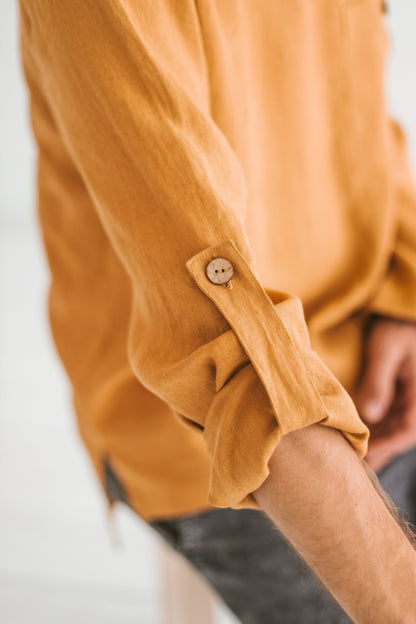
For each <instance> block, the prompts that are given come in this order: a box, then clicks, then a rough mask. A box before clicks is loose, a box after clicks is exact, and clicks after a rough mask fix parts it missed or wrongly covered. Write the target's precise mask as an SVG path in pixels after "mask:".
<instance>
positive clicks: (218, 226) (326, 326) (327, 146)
mask: <svg viewBox="0 0 416 624" xmlns="http://www.w3.org/2000/svg"><path fill="white" fill-rule="evenodd" d="M19 10H20V13H19V16H20V53H21V61H22V67H23V71H24V76H25V79H26V84H27V89H28V97H29V104H30V119H31V125H32V129H33V134H34V137H35V140H36V143H37V148H38V150H37V158H38V161H37V162H38V168H37V188H38V202H37V205H38V215H39V223H40V226H41V230H42V236H43V241H44V244H45V249H46V252H47V257H48V261H49V266H50V273H51V282H50V289H49V316H50V322H51V328H52V332H53V337H54V340H55V344H56V347H57V351H58V353H59V356H60V358H61V360H62V362H63V365H64V366H65V370H66V372H67V374H68V377H69V379H70V382H71V387H72V390H73V405H74V409H75V412H76V415H77V420H78V426H79V431H80V434H81V436H82V439H83V441H84V443H85V445H86V447H87V449H88V451H89V453H90V455H91V458H92V460H93V463H94V466H95V468H96V470H97V474H98V475H99V477H100V479H101V480H102V481H103V482H104V472H105V471H104V468H103V466H107V467H108V466H109V465H111V468H112V470H113V471H114V474H116V475H117V477H118V478H119V479H120V483H122V484H123V492H124V493H125V496H126V498H127V500H128V501H129V503H130V504H131V506H132V507H133V508H134V509H135V510H136V511H137V513H138V514H139V515H141V516H142V517H143V518H145V519H148V520H149V519H155V518H158V517H166V516H178V515H181V514H184V513H188V512H195V511H197V510H201V509H206V508H210V507H212V506H214V507H233V508H236V509H238V508H258V504H257V502H256V501H255V499H254V497H253V496H252V492H253V491H255V490H256V489H257V488H258V487H259V486H260V485H261V484H262V483H263V482H264V480H265V479H266V478H267V476H268V474H269V468H268V461H269V459H270V456H271V454H272V453H273V451H274V450H275V448H276V447H277V446H278V444H279V441H280V439H281V436H282V435H285V434H287V433H289V432H290V431H293V430H296V429H300V428H302V427H305V426H307V425H309V424H312V423H320V424H321V425H323V426H328V427H334V428H336V429H339V430H340V431H341V432H342V433H343V435H344V436H345V438H346V439H347V440H348V442H349V443H351V445H352V446H353V448H354V449H355V450H356V452H357V453H358V455H359V456H360V457H364V456H365V454H366V452H367V444H368V437H369V430H368V428H367V427H366V425H365V423H364V422H363V421H362V420H361V419H360V417H359V415H358V413H357V410H356V408H355V405H354V400H353V399H354V392H355V389H356V386H357V380H358V378H359V374H360V370H361V365H362V352H363V335H364V328H365V324H366V321H367V319H368V317H369V315H370V314H371V313H373V312H380V313H383V314H388V315H391V316H396V317H400V318H406V319H411V320H416V289H415V285H416V192H415V188H414V184H413V180H412V177H411V173H410V170H409V165H408V156H407V152H406V150H407V147H406V139H405V133H404V130H403V128H402V127H401V126H400V125H399V123H398V122H397V121H396V120H394V119H392V118H391V117H390V115H389V112H388V110H387V107H386V103H385V95H384V69H385V59H386V52H387V48H388V32H387V29H386V24H385V17H384V15H383V10H382V3H381V2H379V0H331V1H329V0H316V1H314V2H306V1H301V0H296V1H291V2H286V1H285V0H276V1H275V2H254V1H250V0H241V1H236V2H232V3H229V2H221V1H220V0H209V1H208V0H203V1H198V2H195V1H191V0H183V1H182V2H174V1H172V0H161V1H160V2H157V3H155V2H145V1H140V0H135V1H134V2H133V1H132V0H106V2H92V1H89V0H71V2H70V3H65V4H62V3H58V2H55V3H53V2H46V1H45V0H37V1H36V2H34V1H33V0H20V1H19ZM217 257H221V258H225V259H227V260H229V261H230V262H231V263H232V265H233V268H234V274H233V277H232V285H233V288H232V289H228V288H226V287H225V286H224V285H220V284H214V283H212V282H211V281H210V280H209V279H208V278H207V276H206V273H205V270H206V266H207V264H208V263H209V262H210V261H212V260H213V259H214V258H217ZM110 499H111V497H110Z"/></svg>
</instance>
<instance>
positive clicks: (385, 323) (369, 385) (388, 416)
mask: <svg viewBox="0 0 416 624" xmlns="http://www.w3.org/2000/svg"><path fill="white" fill-rule="evenodd" d="M356 404H357V408H358V411H359V413H360V416H361V418H362V419H363V420H364V421H365V422H366V424H367V425H368V427H369V429H370V434H371V435H370V440H369V445H368V453H367V455H366V458H365V459H366V461H367V463H368V464H369V465H370V466H371V467H372V468H373V469H374V470H379V469H380V468H382V467H383V466H384V465H385V464H386V463H387V462H388V461H390V460H391V459H393V457H394V456H395V455H398V454H400V453H403V452H404V451H407V450H408V449H410V448H411V447H413V446H415V445H416V323H415V322H412V321H405V320H398V319H393V318H387V317H382V316H375V317H374V318H373V319H372V321H371V323H370V325H369V328H368V332H367V338H366V349H365V368H364V373H363V376H362V380H361V385H360V388H359V392H358V397H357V398H356Z"/></svg>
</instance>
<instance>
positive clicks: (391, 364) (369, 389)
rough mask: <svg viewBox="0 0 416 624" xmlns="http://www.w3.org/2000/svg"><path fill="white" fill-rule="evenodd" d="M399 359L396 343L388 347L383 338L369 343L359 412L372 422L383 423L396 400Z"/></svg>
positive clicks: (399, 352) (359, 396) (359, 394)
mask: <svg viewBox="0 0 416 624" xmlns="http://www.w3.org/2000/svg"><path fill="white" fill-rule="evenodd" d="M400 358H401V351H400V349H398V348H397V346H395V345H394V344H391V343H389V344H388V345H385V344H383V342H382V339H381V338H379V339H378V340H377V339H376V338H375V339H374V340H372V341H371V340H370V341H369V344H368V346H367V353H366V362H365V367H364V374H363V378H362V380H361V383H360V387H359V391H358V398H357V409H358V411H359V412H360V415H361V416H362V417H363V418H364V420H367V421H368V422H369V423H376V422H379V421H380V420H382V419H383V417H384V416H385V414H386V412H387V410H388V408H389V407H390V405H391V403H392V401H393V397H394V393H395V383H396V374H397V370H398V369H399V365H400Z"/></svg>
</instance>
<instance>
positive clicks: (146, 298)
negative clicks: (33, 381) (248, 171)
mask: <svg viewBox="0 0 416 624" xmlns="http://www.w3.org/2000/svg"><path fill="white" fill-rule="evenodd" d="M20 7H21V20H22V22H24V23H23V28H24V29H25V32H26V36H25V37H24V41H23V42H22V43H23V45H22V51H23V60H24V64H25V71H26V73H27V75H28V76H30V79H31V80H36V82H37V83H38V84H39V85H40V87H41V88H42V89H43V91H44V94H45V97H46V99H47V100H48V103H49V105H50V109H51V111H52V114H53V115H54V118H55V122H56V125H57V128H58V129H59V131H60V133H61V135H62V137H63V140H64V141H65V143H66V145H67V148H68V152H69V153H70V154H71V157H72V158H73V161H74V163H75V164H76V166H77V168H78V170H79V172H80V174H81V176H82V178H83V180H84V182H85V185H86V187H87V189H88V191H89V193H90V195H91V198H92V199H93V202H94V205H95V207H96V210H97V213H98V215H99V217H100V220H101V222H102V224H103V226H104V228H105V230H106V232H107V234H108V237H109V239H110V240H111V242H112V244H113V246H114V248H115V250H116V252H117V254H118V256H119V257H120V259H121V261H122V262H123V264H124V266H125V268H126V271H127V272H128V274H129V276H130V279H131V284H132V292H133V306H132V312H131V319H130V327H129V336H128V344H127V345H126V348H127V350H128V355H129V361H130V364H131V367H132V370H133V371H134V374H135V375H136V376H137V378H138V379H139V380H140V381H141V383H142V384H144V385H145V386H146V387H147V388H149V389H150V390H151V391H152V392H153V393H155V394H156V395H158V396H159V397H160V398H161V399H163V400H164V401H165V402H166V403H168V404H169V405H170V406H171V407H172V408H173V410H174V412H175V413H176V414H177V416H178V417H179V418H180V419H181V420H183V422H185V423H187V424H189V426H192V427H196V428H197V429H199V430H200V431H201V435H203V436H204V439H205V441H206V444H207V449H208V452H209V455H210V458H211V461H212V468H211V481H210V489H209V501H210V503H212V504H213V505H215V506H218V507H228V506H231V507H236V508H238V507H245V506H257V503H256V502H255V501H254V498H253V497H252V494H251V493H252V492H253V491H254V490H256V489H257V488H258V487H259V486H260V485H261V484H262V482H263V481H264V480H265V479H266V477H267V475H268V474H269V468H268V462H269V459H270V456H271V454H272V453H273V451H274V449H275V448H276V446H277V445H278V444H279V440H280V437H281V436H282V435H285V434H286V433H289V432H290V431H293V430H295V429H300V428H302V427H305V426H307V425H309V424H312V423H317V422H319V423H321V424H322V425H326V426H330V427H335V428H337V429H339V430H340V431H341V432H342V433H343V434H344V436H345V437H346V439H347V440H348V441H349V442H350V443H351V444H352V446H353V447H354V448H355V449H356V451H357V453H358V454H359V455H360V456H361V457H363V456H364V455H365V454H366V451H367V442H368V436H369V431H368V429H367V427H366V426H365V424H364V423H363V421H362V420H361V419H360V418H359V416H358V413H357V411H356V409H355V407H354V404H353V402H352V400H351V398H350V397H349V395H348V394H347V393H346V391H345V390H344V389H343V387H342V386H341V385H340V383H339V382H338V381H337V379H336V378H335V377H334V376H333V375H332V373H331V372H330V371H329V370H328V368H327V367H326V366H325V365H324V363H323V362H322V361H321V359H320V358H319V357H318V355H317V354H316V353H315V352H314V351H313V350H312V349H311V344H310V340H309V335H308V331H307V327H306V323H305V319H304V315H303V309H302V304H301V302H300V300H299V299H298V298H297V297H295V296H293V295H292V294H290V293H286V292H281V293H280V297H278V299H280V300H277V301H273V302H272V300H271V299H270V297H269V296H268V295H267V293H266V291H265V290H264V288H263V286H262V284H261V280H260V278H259V275H258V271H257V268H256V261H255V258H254V255H253V251H252V249H251V247H250V244H249V241H248V239H247V234H246V232H245V230H244V216H245V214H246V211H247V192H246V181H245V178H244V174H243V170H242V167H241V165H240V163H239V161H238V159H237V157H236V155H235V153H234V151H233V149H232V146H231V145H230V144H229V142H228V141H227V140H226V138H225V136H224V135H223V133H222V132H221V131H220V129H219V127H218V126H217V125H216V124H215V123H214V121H213V120H212V117H211V114H210V102H211V99H210V98H211V96H212V94H210V93H209V79H208V71H207V66H206V59H205V57H204V46H203V41H202V40H201V32H200V27H199V23H198V16H197V12H196V10H195V7H194V4H193V2H183V3H165V2H161V3H151V2H137V3H136V2H129V1H128V0H108V1H106V2H104V3H100V2H92V1H91V2H90V1H89V0H74V1H72V2H71V3H70V4H62V3H58V2H54V3H52V2H46V1H43V0H41V1H37V2H30V0H20ZM80 236H88V232H80ZM217 258H222V259H224V260H226V261H227V263H231V266H232V276H231V281H230V283H229V284H228V287H227V285H226V284H225V283H215V281H212V280H211V279H210V277H209V276H208V275H207V266H208V264H209V263H210V262H212V261H213V260H215V259H217ZM227 266H229V265H228V264H227ZM230 285H231V286H232V288H230V287H229V286H230Z"/></svg>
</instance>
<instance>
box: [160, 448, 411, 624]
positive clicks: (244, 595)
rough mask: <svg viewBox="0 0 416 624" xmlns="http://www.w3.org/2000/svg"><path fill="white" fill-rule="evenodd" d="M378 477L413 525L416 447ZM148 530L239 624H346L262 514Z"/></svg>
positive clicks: (239, 513) (219, 515)
mask: <svg viewBox="0 0 416 624" xmlns="http://www.w3.org/2000/svg"><path fill="white" fill-rule="evenodd" d="M377 476H378V478H379V480H380V482H381V485H382V487H383V488H384V490H386V492H387V493H388V494H389V495H390V497H391V498H392V500H393V501H394V502H395V503H396V505H398V507H399V508H400V511H401V515H402V516H403V517H404V518H405V519H407V520H408V521H410V522H411V523H412V524H413V525H415V528H416V447H414V448H412V449H411V450H410V451H407V452H405V453H403V454H401V455H399V456H397V457H395V458H394V459H393V460H391V461H390V462H389V464H387V465H386V466H384V467H383V468H382V469H381V470H380V471H378V472H377ZM150 525H151V526H152V527H153V528H154V529H155V530H156V531H158V533H160V534H161V535H162V536H163V538H165V539H166V540H167V541H168V542H169V544H171V546H173V548H175V550H177V551H178V552H179V553H180V554H181V555H183V556H184V557H186V559H187V560H188V561H189V562H190V563H191V564H192V565H193V566H194V567H195V568H196V569H197V570H199V572H200V573H201V574H202V575H203V577H204V578H205V579H206V580H207V581H208V583H210V584H211V586H212V587H213V588H214V589H215V590H216V591H217V593H218V594H219V595H220V596H221V597H222V599H223V600H224V602H225V603H226V604H227V605H228V607H229V608H230V609H231V611H232V612H234V614H235V615H236V616H237V618H239V620H240V621H241V623H242V624H278V623H279V624H347V623H351V622H352V620H351V619H350V618H349V617H348V616H347V615H346V614H345V613H344V611H343V610H342V609H341V607H340V606H339V605H338V603H336V601H335V600H334V599H333V598H332V596H331V595H330V593H329V592H328V591H327V590H326V589H324V588H323V586H322V585H321V584H320V583H319V582H318V581H317V579H316V577H315V576H314V574H313V573H312V572H311V570H310V568H309V567H308V566H307V565H306V564H305V562H304V561H303V559H301V558H300V557H299V555H298V554H297V553H296V551H294V549H293V548H292V547H291V546H290V545H289V543H288V542H287V541H286V540H285V538H284V537H283V535H282V534H281V533H280V532H279V531H278V530H277V529H276V528H275V527H274V526H273V525H272V523H271V521H270V520H269V519H268V517H267V516H266V515H265V514H264V513H262V512H260V511H256V510H253V509H241V510H235V509H215V510H212V511H211V510H209V511H206V512H203V513H198V514H195V515H188V516H183V517H180V518H175V519H168V518H166V519H163V520H160V521H156V522H151V523H150ZM386 563H388V562H386Z"/></svg>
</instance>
